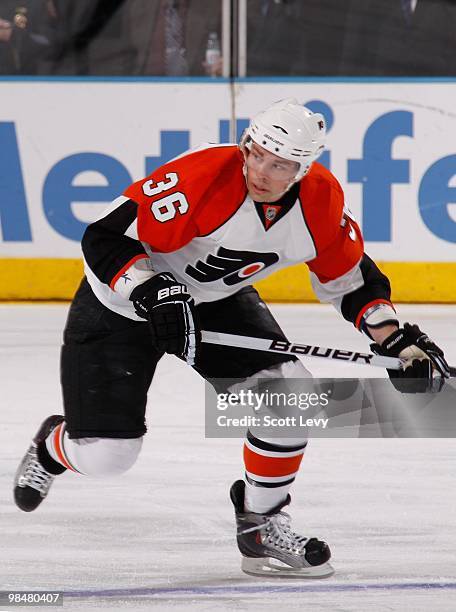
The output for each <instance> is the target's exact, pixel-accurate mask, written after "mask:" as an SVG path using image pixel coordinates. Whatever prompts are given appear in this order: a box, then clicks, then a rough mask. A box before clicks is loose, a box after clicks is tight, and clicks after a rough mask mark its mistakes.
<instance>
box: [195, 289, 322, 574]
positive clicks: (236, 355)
mask: <svg viewBox="0 0 456 612" xmlns="http://www.w3.org/2000/svg"><path fill="white" fill-rule="evenodd" d="M198 312H199V316H200V319H201V324H202V327H203V329H207V330H211V331H219V332H225V333H234V334H239V335H246V336H254V337H260V338H261V337H267V338H277V339H280V340H284V339H286V338H285V334H284V333H283V331H282V330H281V328H280V326H279V325H278V323H277V321H276V320H275V319H274V317H273V315H272V313H271V312H270V311H269V309H268V308H267V306H266V304H264V302H263V301H262V300H261V299H260V298H259V296H258V294H257V292H256V291H255V290H254V289H253V288H250V287H249V288H245V289H243V290H241V291H240V292H238V293H237V294H235V295H234V296H231V297H230V298H227V299H225V300H221V301H219V302H217V303H215V304H203V305H201V306H199V307H198ZM195 369H197V371H199V372H200V374H202V375H203V376H204V377H205V378H206V379H207V380H209V382H211V383H212V384H213V385H214V386H215V388H216V390H218V391H221V390H223V391H227V390H228V391H229V390H230V388H222V387H220V384H223V383H221V382H220V380H219V379H225V380H226V379H237V380H236V382H238V381H239V379H242V380H243V383H242V387H243V388H244V389H246V388H251V389H255V388H256V387H255V386H256V384H257V383H258V380H259V379H265V378H266V379H268V380H270V381H271V383H272V384H274V381H279V382H280V387H281V389H282V390H283V381H284V380H286V379H287V378H288V379H303V378H309V377H310V376H311V375H310V372H309V371H308V370H306V368H304V366H303V365H302V364H301V362H300V361H299V360H297V359H296V358H293V357H291V356H289V355H279V354H273V353H262V352H259V351H251V350H248V349H238V348H232V347H224V346H217V345H212V344H210V345H206V344H203V346H202V349H201V353H200V356H199V360H198V362H197V364H196V368H195ZM233 382H234V381H233ZM306 445H307V439H306V437H305V436H302V437H297V438H295V439H293V438H283V439H282V438H272V439H270V438H265V437H264V436H261V435H260V434H259V433H257V432H256V431H255V430H253V429H252V430H251V431H249V432H248V433H247V437H246V440H245V442H244V463H245V480H244V481H237V482H235V483H234V485H233V486H232V488H231V492H230V494H231V500H232V502H233V504H234V507H235V513H236V521H237V525H238V536H237V540H238V546H239V549H240V551H241V553H242V555H243V562H242V569H243V570H244V571H245V572H247V573H253V574H259V575H287V576H300V577H324V576H329V575H331V574H332V573H333V569H332V567H331V566H330V565H329V563H327V561H328V560H329V558H330V551H329V547H328V545H327V544H326V543H325V542H322V541H320V540H318V539H316V538H307V537H303V536H299V535H297V534H295V533H294V532H292V531H291V529H290V526H289V517H288V515H286V514H285V513H283V512H282V508H283V507H284V506H285V505H287V504H288V503H289V502H290V496H289V489H290V487H291V485H292V483H293V482H294V479H295V477H296V475H297V472H298V470H299V466H300V464H301V460H302V458H303V455H304V450H305V448H306Z"/></svg>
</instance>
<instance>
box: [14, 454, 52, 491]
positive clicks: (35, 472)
mask: <svg viewBox="0 0 456 612" xmlns="http://www.w3.org/2000/svg"><path fill="white" fill-rule="evenodd" d="M53 480H54V474H50V473H49V472H47V471H46V470H45V469H44V467H43V466H42V465H41V463H40V462H39V461H38V457H37V456H36V451H32V452H31V453H30V458H29V460H28V462H27V464H26V466H25V470H24V473H23V475H22V477H21V478H20V485H21V486H23V485H26V486H29V487H31V488H32V489H36V490H37V491H39V492H40V493H42V494H44V495H45V494H46V493H47V492H48V490H49V487H50V485H51V483H52V481H53Z"/></svg>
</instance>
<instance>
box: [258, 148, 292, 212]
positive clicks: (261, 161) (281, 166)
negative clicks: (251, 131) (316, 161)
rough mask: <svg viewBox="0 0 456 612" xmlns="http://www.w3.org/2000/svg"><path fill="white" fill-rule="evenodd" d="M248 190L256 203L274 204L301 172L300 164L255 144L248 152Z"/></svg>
mask: <svg viewBox="0 0 456 612" xmlns="http://www.w3.org/2000/svg"><path fill="white" fill-rule="evenodd" d="M246 166H247V175H246V182H247V189H248V192H249V195H250V197H251V198H252V199H253V200H255V202H274V201H276V200H278V199H279V198H280V197H281V196H282V194H283V193H284V192H285V191H286V190H287V188H288V187H289V185H290V182H291V181H292V180H293V178H294V177H295V176H296V173H297V172H298V170H299V164H298V162H294V161H290V160H288V159H283V157H279V156H278V155H274V153H270V152H269V151H267V150H266V149H263V147H260V145H257V144H256V143H255V142H254V143H252V147H251V149H250V151H248V150H246Z"/></svg>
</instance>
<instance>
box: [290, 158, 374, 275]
mask: <svg viewBox="0 0 456 612" xmlns="http://www.w3.org/2000/svg"><path fill="white" fill-rule="evenodd" d="M299 198H300V201H301V207H302V210H303V214H304V218H305V220H306V223H307V226H308V228H309V231H310V233H311V234H312V238H313V240H314V244H315V249H316V252H317V256H316V258H315V259H313V260H312V261H310V262H309V263H308V265H309V268H310V269H311V270H312V271H313V272H315V274H317V276H318V278H319V279H320V281H321V282H328V281H329V280H333V279H335V278H338V277H339V276H342V275H343V274H345V273H346V272H348V271H349V270H351V269H352V268H353V267H354V266H355V265H356V264H357V263H358V262H359V260H360V259H361V257H362V255H363V251H364V244H363V238H362V235H361V231H360V229H359V227H358V225H357V223H356V222H355V221H354V220H353V219H351V218H349V217H348V216H347V215H346V214H345V212H344V207H345V198H344V192H343V190H342V187H341V186H340V185H339V182H338V181H337V179H336V178H335V176H334V175H333V174H332V173H331V172H330V171H329V170H327V169H326V168H325V167H324V166H322V165H321V164H319V163H318V162H315V163H314V164H313V165H312V168H311V170H310V172H309V174H307V175H306V176H305V177H304V179H303V180H302V182H301V187H300V192H299Z"/></svg>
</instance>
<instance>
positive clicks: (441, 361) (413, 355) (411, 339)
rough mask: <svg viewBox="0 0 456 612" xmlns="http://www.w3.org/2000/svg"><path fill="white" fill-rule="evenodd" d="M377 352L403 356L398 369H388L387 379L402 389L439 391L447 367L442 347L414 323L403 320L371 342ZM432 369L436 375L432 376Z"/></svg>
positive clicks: (446, 376) (447, 372)
mask: <svg viewBox="0 0 456 612" xmlns="http://www.w3.org/2000/svg"><path fill="white" fill-rule="evenodd" d="M371 349H372V351H373V352H374V353H376V354H377V355H385V356H387V357H400V358H401V359H405V363H404V365H403V369H402V370H388V375H389V377H390V379H391V382H392V383H393V385H394V386H395V387H396V389H397V390H398V391H401V392H402V393H430V392H435V391H441V389H442V387H443V385H444V383H445V378H449V376H450V368H449V365H448V364H447V362H446V361H445V357H444V355H443V351H442V349H440V348H439V347H438V346H437V345H436V344H434V342H432V341H431V340H430V339H429V338H428V336H426V334H425V333H423V332H422V331H421V330H420V328H419V327H418V325H410V323H404V327H403V328H399V329H398V330H396V331H395V332H393V333H392V334H391V335H390V336H388V338H386V340H384V341H383V342H382V344H381V345H379V344H376V343H374V344H371ZM434 372H438V374H440V376H439V375H437V376H435V377H434Z"/></svg>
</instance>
